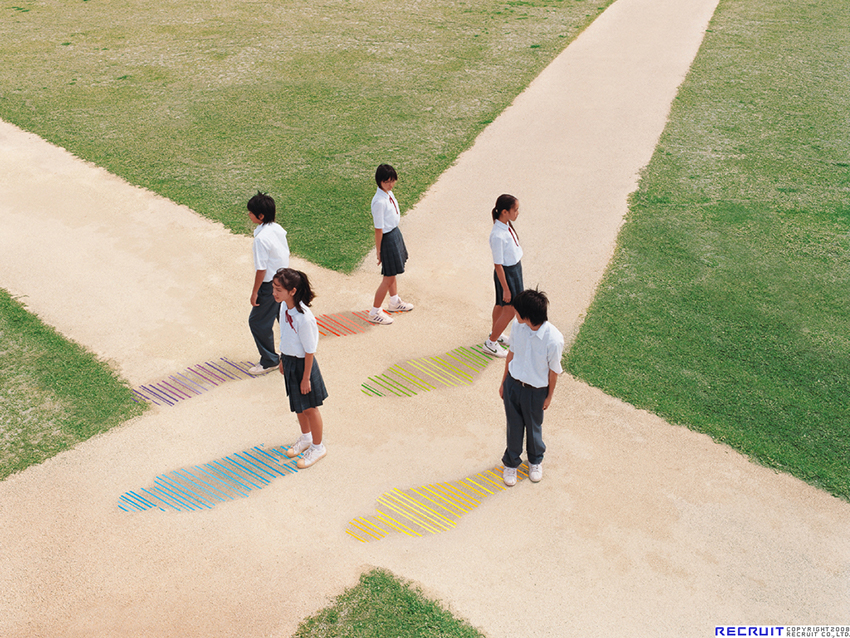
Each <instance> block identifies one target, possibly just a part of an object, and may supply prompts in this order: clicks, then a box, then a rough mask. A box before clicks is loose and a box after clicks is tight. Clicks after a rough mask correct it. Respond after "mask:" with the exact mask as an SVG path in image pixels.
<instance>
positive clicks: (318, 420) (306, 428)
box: [298, 408, 323, 445]
mask: <svg viewBox="0 0 850 638" xmlns="http://www.w3.org/2000/svg"><path fill="white" fill-rule="evenodd" d="M298 425H300V426H301V432H303V433H305V434H306V433H307V432H309V433H310V434H312V435H313V445H321V443H322V427H323V423H322V415H321V413H320V412H319V408H307V409H306V410H304V411H303V412H302V413H301V414H299V415H298Z"/></svg>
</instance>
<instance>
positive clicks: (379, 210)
mask: <svg viewBox="0 0 850 638" xmlns="http://www.w3.org/2000/svg"><path fill="white" fill-rule="evenodd" d="M400 219H401V210H400V209H399V207H398V200H397V199H396V198H395V195H393V192H392V191H390V192H389V193H387V192H384V191H382V190H381V189H380V188H379V189H378V192H377V193H375V196H374V197H373V198H372V220H373V221H374V222H375V228H380V229H381V230H382V231H384V234H385V235H386V234H387V233H388V232H390V231H391V230H392V229H394V228H396V227H397V226H398V222H399V220H400Z"/></svg>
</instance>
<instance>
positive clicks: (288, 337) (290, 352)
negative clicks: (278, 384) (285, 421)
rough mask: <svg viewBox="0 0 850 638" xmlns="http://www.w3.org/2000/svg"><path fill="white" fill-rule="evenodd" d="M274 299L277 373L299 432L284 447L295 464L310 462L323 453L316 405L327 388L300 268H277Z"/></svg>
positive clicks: (308, 292) (310, 297) (309, 296)
mask: <svg viewBox="0 0 850 638" xmlns="http://www.w3.org/2000/svg"><path fill="white" fill-rule="evenodd" d="M272 290H273V293H274V298H275V300H276V301H278V302H280V373H281V374H282V375H283V381H284V384H285V386H286V394H287V395H288V396H289V408H290V409H291V410H292V411H293V412H295V414H296V416H297V417H298V425H299V426H300V427H301V436H300V437H299V439H298V440H297V441H296V442H295V443H294V444H293V445H292V446H291V447H290V448H289V449H288V450H287V451H286V455H287V456H288V457H290V458H294V457H296V456H298V455H299V454H301V453H302V452H303V455H302V457H301V458H300V459H298V468H299V469H302V470H303V469H304V468H307V467H310V466H311V465H313V464H314V463H315V462H316V461H318V460H319V459H321V458H323V457H324V456H325V454H327V450H326V448H325V446H324V444H323V443H322V425H323V424H322V415H321V414H319V406H320V405H322V402H323V401H324V400H325V399H327V398H328V391H327V389H326V388H325V382H324V380H323V379H322V373H321V371H320V370H319V364H318V362H317V361H316V357H315V354H316V349H317V347H318V345H319V327H318V325H317V324H316V317H315V316H313V312H312V311H311V310H310V308H309V306H310V302H311V301H313V298H314V297H315V295H314V294H313V291H312V289H311V288H310V281H309V280H308V279H307V275H305V274H304V273H303V272H301V271H300V270H293V269H292V268H281V269H280V270H278V271H277V273H276V274H275V276H274V279H273V280H272Z"/></svg>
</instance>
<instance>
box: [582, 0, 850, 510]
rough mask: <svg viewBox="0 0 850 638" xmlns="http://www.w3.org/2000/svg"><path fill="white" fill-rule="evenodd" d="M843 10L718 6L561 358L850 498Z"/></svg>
mask: <svg viewBox="0 0 850 638" xmlns="http://www.w3.org/2000/svg"><path fill="white" fill-rule="evenodd" d="M848 61H850V11H848V5H847V2H846V0H819V2H817V3H802V2H798V1H797V0H770V1H767V0H721V1H720V5H719V8H718V11H717V13H716V14H715V16H714V19H713V21H712V23H711V26H710V31H709V33H707V35H706V39H705V41H704V43H703V46H702V49H701V50H700V52H699V54H698V56H697V59H696V61H695V64H694V66H693V67H692V69H691V72H690V74H689V76H688V78H687V79H686V81H685V83H684V85H683V86H682V89H681V91H680V93H679V95H678V97H677V99H676V101H675V103H674V105H673V109H672V113H671V116H670V122H669V124H668V126H667V128H666V130H665V132H664V134H663V136H662V138H661V141H660V144H659V146H658V148H657V149H656V152H655V154H654V156H653V158H652V161H651V163H650V165H649V167H648V168H647V169H646V171H645V173H644V175H643V177H642V179H641V182H640V187H639V190H638V192H637V193H636V194H635V195H634V196H633V197H632V200H631V207H630V212H629V216H628V218H627V222H626V224H625V226H624V228H623V230H622V232H621V234H620V237H619V243H618V249H617V252H616V255H615V258H614V260H613V262H612V264H611V265H610V268H609V270H608V272H607V274H606V276H605V278H604V280H603V282H602V284H601V285H600V287H599V291H598V293H597V296H596V298H595V300H594V302H593V305H592V307H591V309H590V311H589V313H588V316H587V319H586V321H585V323H584V325H583V327H582V329H581V331H580V333H579V335H578V337H577V340H576V342H575V344H574V345H573V347H572V349H571V351H570V352H569V353H568V356H567V362H568V369H569V371H570V372H571V373H573V374H574V375H576V376H578V377H580V378H581V379H584V380H586V381H587V382H589V383H591V384H593V385H595V386H598V387H600V388H602V389H603V390H605V391H606V392H608V393H610V394H613V395H615V396H617V397H620V398H622V399H624V400H626V401H628V402H629V403H632V404H634V405H636V406H638V407H641V408H646V409H648V410H651V411H652V412H655V413H656V414H659V415H660V416H662V417H664V418H665V419H667V420H669V421H671V422H673V423H677V424H682V425H687V426H689V427H692V428H694V429H696V430H699V431H701V432H705V433H707V434H710V435H711V436H712V437H713V438H714V439H715V440H718V441H722V442H725V443H728V444H729V445H731V446H733V447H735V448H736V449H738V450H740V451H742V452H744V453H745V454H747V455H748V456H750V457H751V458H753V459H755V460H757V461H758V462H760V463H763V464H765V465H767V466H769V467H773V468H778V469H781V470H784V471H787V472H790V473H792V474H794V475H795V476H797V477H799V478H801V479H803V480H805V481H808V482H810V483H812V484H814V485H817V486H820V487H823V488H824V489H826V490H828V491H830V492H831V493H832V494H834V495H836V496H839V497H841V498H844V499H848V498H850V463H848V461H850V436H848V434H850V118H848V113H850V91H848V72H850V62H848Z"/></svg>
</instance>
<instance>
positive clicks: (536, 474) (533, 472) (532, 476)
mask: <svg viewBox="0 0 850 638" xmlns="http://www.w3.org/2000/svg"><path fill="white" fill-rule="evenodd" d="M542 478H543V464H542V463H538V464H537V465H532V464H531V463H529V464H528V480H530V481H531V482H532V483H539V482H540V479H542Z"/></svg>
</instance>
